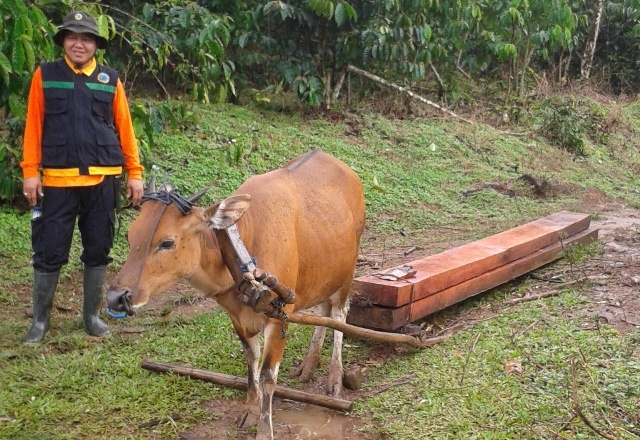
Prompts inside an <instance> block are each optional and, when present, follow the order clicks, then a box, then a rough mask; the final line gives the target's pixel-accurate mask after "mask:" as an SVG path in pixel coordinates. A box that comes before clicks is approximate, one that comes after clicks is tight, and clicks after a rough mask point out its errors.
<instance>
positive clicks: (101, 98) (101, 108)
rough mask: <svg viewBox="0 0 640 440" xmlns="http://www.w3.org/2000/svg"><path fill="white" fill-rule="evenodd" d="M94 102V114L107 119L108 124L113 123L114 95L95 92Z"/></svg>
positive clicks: (92, 108) (92, 107) (92, 106)
mask: <svg viewBox="0 0 640 440" xmlns="http://www.w3.org/2000/svg"><path fill="white" fill-rule="evenodd" d="M93 98H94V99H93V102H92V104H91V111H92V113H93V114H94V115H96V116H98V117H99V118H100V119H102V120H104V121H106V122H107V123H108V124H112V123H113V122H112V120H113V110H112V107H113V95H112V94H104V93H97V92H94V93H93Z"/></svg>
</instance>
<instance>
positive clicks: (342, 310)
mask: <svg viewBox="0 0 640 440" xmlns="http://www.w3.org/2000/svg"><path fill="white" fill-rule="evenodd" d="M164 195H167V193H166V192H165V194H164ZM182 200H183V201H184V199H182ZM189 201H191V200H189ZM178 204H179V203H178ZM182 211H184V213H183V212H182ZM182 211H181V210H180V209H179V206H177V203H175V200H174V201H173V202H171V201H169V202H167V201H162V200H156V199H150V200H148V201H146V202H144V203H143V205H142V209H141V211H140V215H139V216H138V218H137V219H136V220H135V221H134V222H133V224H132V225H131V228H130V229H129V233H128V234H129V246H130V250H129V255H128V257H127V261H126V262H125V264H124V266H123V267H122V269H121V270H120V272H119V273H118V275H117V276H116V278H115V280H114V281H113V283H112V284H111V286H110V289H109V292H108V293H107V303H108V305H109V307H110V308H111V309H113V310H116V311H126V312H127V313H129V314H133V310H134V309H136V308H138V307H141V306H143V305H144V304H146V303H147V301H148V300H149V297H150V296H151V295H154V294H157V293H159V292H162V291H163V290H165V289H167V288H168V287H170V286H172V285H173V284H175V283H176V282H177V281H178V280H179V279H182V278H184V279H186V280H187V281H188V282H189V283H190V284H191V285H193V286H194V287H196V288H197V289H199V290H201V291H202V292H204V293H205V294H206V295H208V296H210V297H213V298H215V299H216V301H217V302H218V304H220V306H221V307H222V308H224V310H225V311H226V312H227V313H228V314H229V317H230V318H231V322H232V324H233V327H234V328H235V330H236V332H237V333H238V336H239V337H240V341H241V343H242V347H243V351H244V354H245V357H246V359H247V365H248V382H249V387H248V391H247V410H248V412H249V413H252V414H253V415H255V416H257V411H258V408H260V419H259V422H258V431H257V438H259V439H264V438H273V426H272V418H271V401H272V396H273V391H274V389H275V386H276V380H277V376H278V369H279V367H280V362H281V360H282V356H283V352H284V348H285V341H286V340H285V338H284V337H283V323H282V321H281V320H279V319H272V318H268V317H267V316H266V315H265V314H264V313H257V312H255V311H254V310H253V309H252V308H251V307H249V306H246V305H243V304H242V303H241V302H240V301H239V297H240V296H239V295H240V292H239V290H238V289H237V286H238V281H239V276H241V272H239V269H238V267H237V263H236V258H235V254H234V253H233V252H234V250H233V248H232V246H231V242H230V240H229V237H228V236H227V235H226V232H225V231H224V228H228V227H230V226H232V225H233V224H236V222H237V227H238V229H239V231H240V235H241V237H242V241H243V242H244V244H245V245H246V248H247V249H248V251H249V253H250V254H251V255H252V256H253V257H255V259H256V261H257V264H258V267H259V268H260V269H262V270H264V271H266V272H269V273H270V274H272V275H275V276H276V277H277V279H278V281H279V282H280V283H281V284H282V285H285V286H288V287H290V288H291V289H293V290H294V291H295V294H296V300H295V303H294V304H290V305H286V306H284V311H285V312H286V313H291V312H293V311H297V310H301V309H306V308H309V307H313V306H320V310H321V312H322V313H323V314H325V315H327V316H328V315H329V314H330V315H331V316H332V317H333V318H334V319H336V320H340V321H343V322H344V321H345V319H346V313H347V298H348V294H349V289H350V287H351V282H352V280H353V276H354V269H355V265H356V260H357V257H358V250H359V244H360V236H361V234H362V230H363V228H364V223H365V206H364V192H363V188H362V183H361V182H360V180H359V178H358V176H357V175H356V173H354V172H353V171H352V170H351V169H350V168H349V167H348V166H347V165H345V164H344V163H342V162H341V161H339V160H338V159H336V158H334V157H332V156H330V155H328V154H326V153H322V152H316V151H314V152H311V153H308V154H306V155H303V156H300V157H298V158H296V159H294V160H292V161H291V162H289V163H288V164H286V165H285V166H284V167H283V168H281V169H277V170H274V171H271V172H268V173H266V174H262V175H258V176H254V177H251V178H250V179H248V180H247V181H246V182H245V183H243V184H242V185H241V186H240V187H239V188H238V190H237V191H235V193H234V195H232V196H231V197H229V198H228V199H226V200H223V201H222V202H220V203H218V204H216V205H214V206H211V207H210V208H208V209H201V208H197V207H193V208H191V206H190V204H189V205H188V208H187V209H186V210H185V209H184V207H183V209H182ZM234 278H235V281H234ZM273 296H274V297H275V295H273ZM286 327H287V325H286V324H284V329H286ZM260 332H263V333H264V351H263V355H262V364H261V366H260V368H258V362H259V358H260V343H259V340H258V333H260ZM325 332H326V329H325V328H321V327H317V328H316V330H315V331H314V334H313V337H312V342H311V345H310V347H309V352H308V354H307V355H306V356H305V358H304V359H303V361H302V363H301V365H300V367H299V368H298V369H297V371H296V373H297V374H298V375H300V376H301V378H302V379H303V380H309V379H310V378H311V376H312V375H313V373H314V371H315V368H316V366H317V364H318V360H319V357H320V351H321V348H322V342H323V340H324V336H325ZM342 374H343V369H342V333H340V332H338V331H335V332H334V343H333V354H332V357H331V365H330V372H329V377H328V383H327V391H328V392H329V393H330V394H332V395H334V396H339V395H340V394H341V392H342Z"/></svg>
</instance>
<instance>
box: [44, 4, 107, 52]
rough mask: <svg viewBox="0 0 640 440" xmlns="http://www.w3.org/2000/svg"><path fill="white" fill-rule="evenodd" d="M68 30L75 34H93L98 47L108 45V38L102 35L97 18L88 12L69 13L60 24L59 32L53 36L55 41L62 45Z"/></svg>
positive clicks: (102, 47) (101, 47)
mask: <svg viewBox="0 0 640 440" xmlns="http://www.w3.org/2000/svg"><path fill="white" fill-rule="evenodd" d="M67 32H73V33H75V34H91V35H93V36H94V37H96V43H97V45H98V49H106V47H107V39H106V38H104V37H101V36H100V32H98V23H96V19H95V18H93V17H92V16H91V15H89V14H87V13H86V12H70V13H68V14H67V16H66V17H64V20H63V21H62V26H60V29H58V32H57V33H56V34H55V35H54V36H53V42H54V43H56V44H57V45H58V46H60V47H62V42H63V41H64V36H65V34H66V33H67Z"/></svg>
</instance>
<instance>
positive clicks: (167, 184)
mask: <svg viewBox="0 0 640 440" xmlns="http://www.w3.org/2000/svg"><path fill="white" fill-rule="evenodd" d="M174 189H176V187H175V186H174V185H173V183H171V182H164V183H163V184H162V185H160V188H158V191H166V192H171V191H173V190H174Z"/></svg>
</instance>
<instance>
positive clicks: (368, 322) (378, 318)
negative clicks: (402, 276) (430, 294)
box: [347, 304, 411, 330]
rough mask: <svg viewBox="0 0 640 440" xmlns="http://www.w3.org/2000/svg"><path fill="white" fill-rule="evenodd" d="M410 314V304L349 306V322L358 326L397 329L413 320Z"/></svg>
mask: <svg viewBox="0 0 640 440" xmlns="http://www.w3.org/2000/svg"><path fill="white" fill-rule="evenodd" d="M410 314H411V307H409V306H408V304H405V305H404V306H400V307H382V306H375V305H370V306H364V307H361V306H356V305H353V304H352V305H351V306H350V307H349V314H348V315H347V323H348V324H351V325H357V326H358V327H365V328H372V329H380V330H395V329H397V328H400V327H402V326H403V325H407V324H408V323H409V322H411V321H410V320H409V316H410Z"/></svg>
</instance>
